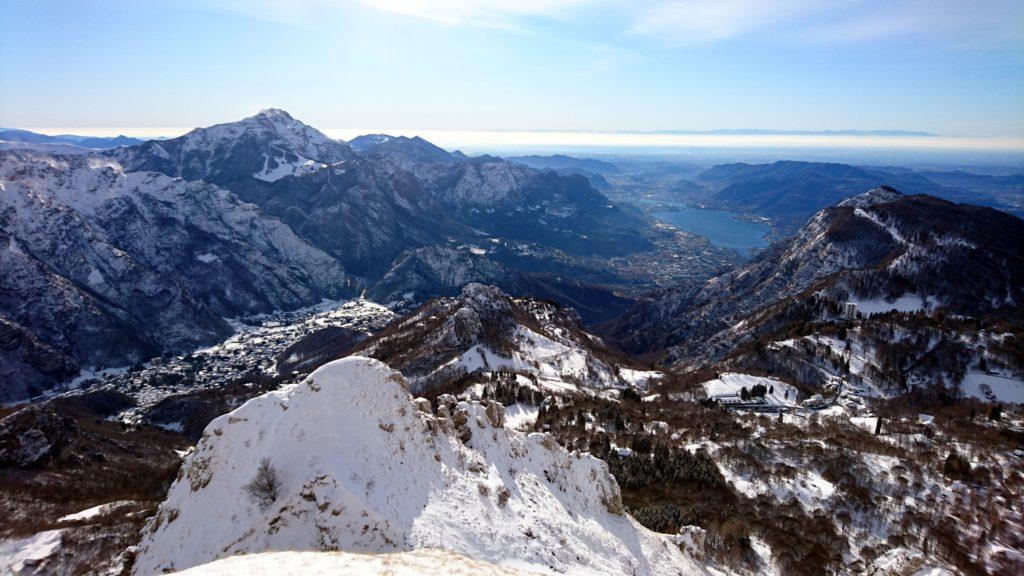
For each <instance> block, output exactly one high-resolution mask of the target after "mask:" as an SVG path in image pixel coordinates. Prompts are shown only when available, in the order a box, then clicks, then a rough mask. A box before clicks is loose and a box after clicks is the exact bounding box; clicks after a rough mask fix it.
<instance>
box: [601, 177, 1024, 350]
mask: <svg viewBox="0 0 1024 576" xmlns="http://www.w3.org/2000/svg"><path fill="white" fill-rule="evenodd" d="M1022 239H1024V221H1021V220H1020V219H1019V218H1016V217H1013V216H1010V215H1008V214H1005V213H1002V212H999V211H997V210H994V209H991V208H982V207H978V206H970V205H965V204H953V203H950V202H947V201H944V200H939V199H937V198H932V197H929V196H903V195H902V194H900V193H899V192H897V191H895V190H893V189H891V188H884V187H883V188H878V189H874V190H871V191H869V192H867V193H865V194H862V195H860V196H856V197H853V198H851V199H849V200H846V201H843V202H841V203H839V204H838V205H836V206H834V207H830V208H826V209H825V210H822V211H821V212H819V213H818V214H816V215H815V216H814V217H813V218H811V220H810V221H809V222H808V223H807V224H806V225H805V226H804V227H803V228H801V229H800V231H799V232H798V233H797V234H796V236H794V237H793V238H791V239H787V240H783V241H780V242H778V243H776V244H773V245H772V246H771V247H769V248H768V249H766V250H765V251H764V252H762V253H761V254H760V255H759V256H758V257H757V258H756V259H755V260H754V261H752V262H750V263H749V264H747V265H746V266H743V267H741V268H739V269H737V270H735V271H732V272H729V273H726V274H724V275H722V276H718V277H716V278H713V279H711V280H709V281H708V282H707V283H704V284H698V285H691V286H681V287H677V288H673V289H669V290H666V291H664V292H661V293H656V294H654V295H652V296H651V297H649V298H647V299H645V300H643V301H641V302H640V303H638V304H637V305H636V307H635V308H634V309H633V310H632V311H631V312H628V313H627V314H626V315H624V316H623V317H622V318H620V319H618V320H616V321H615V322H614V323H612V325H611V326H610V333H612V334H614V335H615V336H616V337H617V338H618V339H619V340H620V341H621V342H622V343H624V345H625V346H626V347H628V348H629V349H631V350H633V351H637V352H639V351H650V350H667V351H668V359H669V360H670V361H672V362H675V363H691V362H703V363H709V362H713V361H715V360H717V359H719V358H721V357H723V356H724V355H726V354H728V353H729V352H730V351H732V350H734V349H736V348H737V347H739V346H740V345H743V344H746V343H749V342H752V341H753V340H756V339H757V338H759V337H760V336H762V335H764V334H765V333H766V332H770V331H773V330H778V329H781V328H783V327H784V326H785V325H786V324H788V323H792V322H794V321H795V317H796V316H799V315H800V314H803V312H800V313H797V312H795V311H794V309H796V308H799V307H801V306H803V305H804V304H805V301H806V299H807V298H810V297H812V296H819V297H825V298H828V299H829V300H831V301H833V302H834V303H837V304H845V302H854V303H861V306H862V308H864V307H866V310H871V309H872V308H873V307H877V308H879V310H880V311H881V310H888V309H889V308H887V307H886V303H893V302H905V303H908V304H906V305H896V306H894V307H896V308H905V309H907V310H910V311H913V310H924V311H929V310H942V311H944V312H945V313H948V314H960V315H969V316H974V317H986V316H991V315H994V314H1000V313H1002V312H1003V311H1006V310H1016V311H1017V312H1015V313H1019V305H1020V303H1021V302H1024V259H1022V257H1021V254H1024V240H1022ZM911 302H912V303H913V305H910V304H909V303H911ZM908 306H909V308H908ZM812 308H813V307H812ZM809 314H810V315H809V316H808V315H804V316H801V317H800V320H799V321H801V322H805V321H813V320H814V319H818V318H819V316H818V315H816V314H815V313H813V312H809Z"/></svg>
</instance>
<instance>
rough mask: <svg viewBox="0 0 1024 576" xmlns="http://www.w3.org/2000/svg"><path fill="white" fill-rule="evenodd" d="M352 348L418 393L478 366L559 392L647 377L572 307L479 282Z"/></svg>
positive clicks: (623, 383)
mask: <svg viewBox="0 0 1024 576" xmlns="http://www.w3.org/2000/svg"><path fill="white" fill-rule="evenodd" d="M355 353H358V354H360V355H364V356H370V357H373V358H376V359H378V360H381V361H383V362H385V363H387V364H388V365H389V366H391V367H392V368H395V369H397V370H400V371H401V372H402V373H403V374H404V375H405V376H406V378H408V379H409V382H410V386H411V389H412V391H413V392H414V393H417V394H419V393H424V392H428V391H431V390H434V389H437V388H440V387H443V386H445V385H447V384H450V383H452V382H454V381H456V380H458V379H459V378H460V377H461V376H464V375H466V374H468V373H473V372H475V371H478V370H479V371H493V370H499V369H502V370H510V371H514V372H517V373H520V374H528V375H531V376H533V377H534V378H535V379H536V382H537V385H539V386H540V387H541V388H550V389H556V390H563V391H564V390H576V389H578V388H579V387H587V388H597V389H604V388H610V387H625V386H631V385H634V384H643V383H644V382H645V381H646V380H647V379H649V378H650V377H651V376H652V374H651V373H647V372H638V371H635V370H632V369H630V368H629V367H630V366H631V365H632V363H631V362H630V360H629V359H628V358H626V357H625V356H624V355H622V354H621V353H617V352H615V351H613V350H611V349H609V348H608V347H606V346H605V345H604V343H602V342H601V340H600V339H598V338H596V337H593V336H591V335H590V334H587V333H586V332H585V331H583V329H582V327H581V325H580V321H579V318H578V316H576V314H575V312H574V311H572V310H571V309H565V308H561V307H560V306H558V305H556V304H553V303H550V302H545V301H540V300H534V299H514V298H512V297H510V296H508V295H506V294H504V293H503V292H502V291H501V290H499V289H498V288H495V287H493V286H483V285H481V284H469V285H467V286H466V287H465V288H463V289H462V292H461V293H460V294H459V295H458V296H456V297H448V298H438V299H435V300H432V301H430V302H428V303H427V304H425V305H424V306H422V307H421V308H420V309H418V310H417V311H415V312H414V313H413V314H411V315H409V316H407V317H406V318H404V319H402V320H401V321H400V322H397V323H395V324H393V325H392V326H391V327H389V328H388V329H387V330H385V331H383V332H381V333H380V334H378V335H377V336H375V337H373V338H370V339H368V340H366V341H365V342H363V343H362V344H360V346H359V347H358V348H357V349H356V351H355Z"/></svg>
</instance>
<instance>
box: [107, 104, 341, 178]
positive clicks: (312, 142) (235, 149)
mask: <svg viewBox="0 0 1024 576" xmlns="http://www.w3.org/2000/svg"><path fill="white" fill-rule="evenodd" d="M112 156H113V157H114V158H116V159H117V160H118V161H119V162H121V164H122V165H123V166H124V167H125V170H127V171H150V172H163V173H164V174H168V175H171V176H180V177H182V178H185V179H186V180H205V181H207V182H212V183H215V184H219V185H222V186H227V187H228V188H231V186H230V184H231V183H234V182H239V181H246V180H248V179H256V180H261V181H264V182H275V181H277V180H280V179H281V178H284V177H286V176H299V175H302V174H307V173H309V172H313V171H315V170H318V169H320V168H322V167H324V166H325V165H327V164H332V163H335V162H341V161H343V160H348V159H350V158H351V157H352V149H351V148H349V146H348V145H347V144H345V143H344V142H341V141H339V140H332V139H331V138H328V137H327V136H325V135H324V134H323V133H322V132H320V131H318V130H316V129H314V128H312V127H310V126H307V125H305V124H303V123H301V122H299V121H297V120H295V119H294V118H292V117H291V116H290V115H289V114H288V113H287V112H285V111H284V110H277V109H274V108H270V109H267V110H263V111H261V112H259V113H258V114H256V115H255V116H250V117H249V118H245V119H244V120H240V121H238V122H229V123H225V124H217V125H214V126H210V127H208V128H196V129H195V130H193V131H191V132H189V133H188V134H185V135H184V136H180V137H178V138H171V139H168V140H150V141H147V142H144V143H142V144H138V145H136V146H131V147H128V148H125V149H120V150H117V151H115V152H113V153H112Z"/></svg>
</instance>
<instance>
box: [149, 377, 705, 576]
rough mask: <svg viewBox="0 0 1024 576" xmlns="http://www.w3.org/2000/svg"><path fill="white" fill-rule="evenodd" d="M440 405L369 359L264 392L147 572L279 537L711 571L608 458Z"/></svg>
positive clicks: (310, 543) (498, 415)
mask: <svg viewBox="0 0 1024 576" xmlns="http://www.w3.org/2000/svg"><path fill="white" fill-rule="evenodd" d="M438 412H439V414H442V415H439V416H434V415H433V414H429V413H426V412H424V411H421V410H419V409H417V404H414V403H413V402H412V398H411V396H410V395H409V393H408V392H407V391H406V388H405V385H404V380H403V378H402V376H401V374H399V373H398V372H395V371H393V370H390V369H389V368H387V367H386V366H385V365H384V364H382V363H380V362H378V361H376V360H372V359H368V358H362V357H351V358H346V359H342V360H338V361H335V362H332V363H330V364H327V365H325V366H323V367H321V368H320V369H318V370H317V371H315V372H314V373H313V374H311V375H310V376H309V377H308V378H307V379H306V380H304V381H303V382H301V383H299V384H294V385H290V386H287V387H285V388H282V389H281V390H278V391H275V392H271V393H268V394H265V395H263V396H260V397H258V398H255V399H253V400H251V401H249V402H248V403H246V404H245V405H243V406H242V407H241V408H239V409H237V410H235V411H234V412H231V413H229V414H227V415H225V416H222V417H220V418H218V419H216V420H214V421H213V422H211V423H210V425H209V427H208V428H207V429H206V432H205V434H204V437H203V439H202V440H201V441H200V442H199V444H198V446H197V447H196V449H195V451H194V453H193V454H192V455H191V456H189V458H188V460H187V462H186V463H185V465H184V466H183V468H182V470H181V473H180V474H179V476H178V479H177V481H176V482H175V483H174V485H173V486H172V487H171V489H170V492H169V494H168V498H167V500H166V501H165V502H164V504H163V505H162V506H161V508H160V511H159V512H158V514H157V515H156V516H155V517H154V518H153V519H152V520H151V521H150V523H149V525H148V529H147V530H146V533H145V534H144V536H143V539H142V542H141V543H140V546H139V552H138V557H137V561H136V563H135V566H134V573H135V574H139V575H145V574H155V573H160V572H164V571H168V570H183V569H186V568H190V567H193V566H198V565H200V564H204V563H208V562H211V561H214V560H217V559H220V558H226V557H229V556H233V555H237V554H245V553H255V552H264V551H301V550H307V551H336V550H342V551H349V552H369V553H383V552H397V551H409V550H417V549H423V548H438V549H444V550H448V551H452V552H456V553H458V554H462V555H465V556H467V557H469V558H472V559H475V560H480V561H484V562H489V563H493V564H496V565H500V566H505V567H510V568H516V569H523V570H527V571H537V572H542V573H555V572H557V573H569V574H698V573H703V568H702V567H700V566H698V565H697V564H695V563H694V562H693V561H691V560H690V559H689V558H688V557H686V556H685V555H684V554H683V553H682V552H680V550H679V549H678V548H677V547H676V546H675V545H673V544H671V543H670V542H669V540H668V539H667V538H666V537H664V536H661V535H658V534H655V533H653V532H650V531H648V530H647V529H645V528H643V527H641V526H640V525H639V524H638V523H637V522H636V521H635V520H633V519H632V518H631V517H629V516H627V515H625V514H624V513H623V508H622V503H621V499H620V496H619V489H618V486H617V485H616V483H615V481H614V480H613V479H612V478H611V476H610V475H609V473H608V469H607V467H606V465H605V464H604V462H602V461H600V460H598V459H596V458H593V457H591V456H589V455H583V454H579V453H575V452H574V453H570V452H567V451H565V450H564V449H562V448H561V447H559V446H558V445H557V444H556V443H555V442H554V441H553V439H551V438H550V437H548V436H546V435H543V434H530V435H524V434H521V433H517V432H512V431H509V430H507V429H505V428H504V427H502V426H501V420H502V419H503V411H502V410H501V407H500V406H499V405H497V404H492V405H489V406H486V407H485V406H483V405H481V404H477V403H460V404H458V405H457V406H455V407H454V409H453V410H451V417H448V415H447V411H446V410H442V409H438ZM264 458H268V459H269V461H270V462H271V464H272V465H273V467H274V468H275V469H276V470H277V473H278V476H279V480H280V486H279V489H278V490H277V497H276V499H275V500H274V501H273V502H272V503H271V504H269V505H267V506H265V507H262V508H261V506H260V505H259V504H258V503H257V502H255V501H254V500H252V499H251V498H250V497H249V496H248V494H247V493H246V491H245V490H244V488H243V487H244V486H245V485H246V484H248V483H249V482H250V481H251V480H253V478H254V476H255V475H256V471H257V468H258V466H259V464H260V461H261V460H262V459H264Z"/></svg>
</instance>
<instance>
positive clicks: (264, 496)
mask: <svg viewBox="0 0 1024 576" xmlns="http://www.w3.org/2000/svg"><path fill="white" fill-rule="evenodd" d="M280 488H281V481H280V480H279V479H278V477H277V468H274V465H273V464H271V463H270V458H263V459H262V460H260V466H259V468H257V469H256V476H255V477H254V478H253V479H252V481H251V482H249V483H248V484H246V485H245V486H243V487H242V490H245V493H246V494H248V495H249V497H250V498H252V499H253V500H254V501H255V502H256V503H257V504H259V507H260V508H267V507H268V506H270V505H271V504H273V503H274V501H275V500H277V493H278V490H279V489H280Z"/></svg>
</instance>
